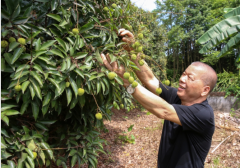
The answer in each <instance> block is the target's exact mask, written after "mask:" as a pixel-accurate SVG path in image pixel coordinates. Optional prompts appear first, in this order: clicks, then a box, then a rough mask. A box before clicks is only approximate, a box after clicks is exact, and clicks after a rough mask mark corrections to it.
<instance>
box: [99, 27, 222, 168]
mask: <svg viewBox="0 0 240 168" xmlns="http://www.w3.org/2000/svg"><path fill="white" fill-rule="evenodd" d="M120 35H121V36H127V37H123V41H125V42H129V38H130V39H131V38H133V34H132V33H131V32H129V31H127V30H125V29H121V30H120ZM128 50H129V48H128ZM101 57H102V59H103V62H104V65H105V66H106V67H107V68H108V69H109V70H111V71H115V72H116V73H117V74H118V75H119V76H120V77H121V78H123V73H124V72H125V70H124V67H123V66H121V67H120V68H118V66H117V63H116V62H114V63H112V64H109V62H110V60H109V57H108V56H107V57H106V56H105V55H104V54H101ZM134 63H135V64H136V65H137V66H138V68H139V69H140V71H136V72H135V73H136V75H137V76H138V78H139V80H140V81H141V82H142V83H143V84H144V85H145V86H146V88H147V89H146V88H144V87H143V86H141V85H138V86H137V87H136V88H135V90H134V92H133V93H132V96H133V97H134V98H135V99H136V100H137V101H138V102H139V103H140V104H141V105H142V106H143V107H144V108H145V109H146V110H148V111H149V112H151V113H152V114H154V115H155V116H157V117H158V118H161V119H164V120H165V121H164V126H163V130H162V137H161V142H160V146H159V153H158V168H203V167H204V161H205V158H206V156H207V154H208V151H209V149H210V146H211V141H212V136H213V133H214V129H215V123H214V114H213V110H212V108H211V107H210V105H209V104H208V102H207V96H208V94H209V93H210V92H211V91H212V90H213V88H214V86H215V84H216V81H217V75H216V72H215V71H214V70H213V69H212V68H211V67H210V66H208V65H207V64H204V63H201V62H193V63H192V64H191V65H189V67H188V68H187V69H186V70H185V71H184V72H183V74H182V76H181V77H180V80H179V88H178V89H175V88H171V87H166V86H163V85H162V84H160V82H159V81H158V80H157V78H156V77H155V76H154V75H153V73H152V71H151V70H150V68H149V67H148V66H147V65H146V64H145V65H143V66H140V65H139V64H138V61H137V60H135V61H134ZM123 81H124V87H125V88H128V87H131V86H129V85H130V83H129V82H128V80H125V79H124V78H123ZM158 87H161V88H162V90H163V91H162V93H161V94H160V97H159V95H157V94H156V89H157V88H158Z"/></svg>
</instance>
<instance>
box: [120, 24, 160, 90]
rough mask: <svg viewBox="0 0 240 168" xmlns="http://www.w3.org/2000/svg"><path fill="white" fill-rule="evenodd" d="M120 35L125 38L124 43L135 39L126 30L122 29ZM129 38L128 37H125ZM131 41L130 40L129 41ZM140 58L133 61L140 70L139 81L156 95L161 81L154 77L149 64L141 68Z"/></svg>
mask: <svg viewBox="0 0 240 168" xmlns="http://www.w3.org/2000/svg"><path fill="white" fill-rule="evenodd" d="M119 32H120V33H119V35H120V36H123V38H122V40H123V41H124V42H127V43H130V42H131V41H132V40H131V39H133V38H134V36H133V34H132V33H131V32H130V31H128V30H125V29H120V31H119ZM124 36H127V37H124ZM129 39H130V40H129ZM126 50H128V51H130V50H131V48H130V47H127V48H126ZM138 59H139V56H138V57H137V59H136V60H132V61H133V62H134V63H135V64H136V65H137V67H138V68H139V69H140V71H139V70H136V71H135V74H136V75H137V77H138V79H139V80H140V81H141V82H142V84H143V85H145V86H146V87H147V88H148V90H150V91H151V92H152V93H154V94H156V89H157V88H159V81H158V79H157V78H156V77H155V76H154V74H153V72H152V70H151V69H150V68H149V66H148V65H147V63H146V62H145V63H144V65H142V66H140V65H139V63H138Z"/></svg>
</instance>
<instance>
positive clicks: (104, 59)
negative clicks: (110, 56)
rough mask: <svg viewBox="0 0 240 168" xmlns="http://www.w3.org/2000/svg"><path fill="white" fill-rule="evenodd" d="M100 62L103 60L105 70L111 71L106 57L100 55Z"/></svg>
mask: <svg viewBox="0 0 240 168" xmlns="http://www.w3.org/2000/svg"><path fill="white" fill-rule="evenodd" d="M101 57H102V60H103V64H104V65H105V67H107V69H109V70H111V71H112V66H111V65H110V64H109V62H108V60H107V58H106V56H105V55H104V54H103V53H102V54H101Z"/></svg>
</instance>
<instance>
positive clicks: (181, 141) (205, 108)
mask: <svg viewBox="0 0 240 168" xmlns="http://www.w3.org/2000/svg"><path fill="white" fill-rule="evenodd" d="M160 87H161V88H162V93H161V94H160V96H161V97H162V98H163V99H164V100H165V101H167V102H168V103H169V104H171V105H172V106H173V107H174V108H175V110H176V112H177V115H178V117H179V119H180V121H181V124H182V126H180V125H178V124H176V123H173V122H171V121H168V120H164V125H163V130H162V137H161V142H160V146H159V152H158V168H203V167H204V161H205V159H206V156H207V154H208V152H209V149H210V146H211V142H212V136H213V133H214V129H215V123H214V114H213V110H212V108H211V106H210V105H209V104H208V101H207V100H205V101H203V102H202V103H197V104H194V105H192V106H184V105H181V100H180V99H179V97H178V96H177V89H175V88H172V87H167V89H168V90H167V89H166V88H165V87H164V86H162V85H161V86H160Z"/></svg>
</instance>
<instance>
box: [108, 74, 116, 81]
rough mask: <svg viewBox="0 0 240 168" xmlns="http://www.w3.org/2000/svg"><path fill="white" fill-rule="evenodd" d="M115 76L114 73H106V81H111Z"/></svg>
mask: <svg viewBox="0 0 240 168" xmlns="http://www.w3.org/2000/svg"><path fill="white" fill-rule="evenodd" d="M116 76H117V74H116V73H115V72H109V73H108V79H110V80H113V79H114V78H115V77H116Z"/></svg>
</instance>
